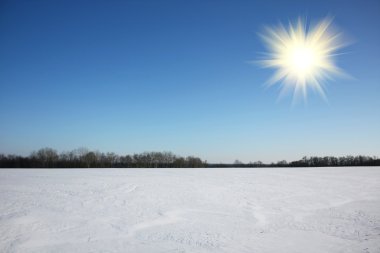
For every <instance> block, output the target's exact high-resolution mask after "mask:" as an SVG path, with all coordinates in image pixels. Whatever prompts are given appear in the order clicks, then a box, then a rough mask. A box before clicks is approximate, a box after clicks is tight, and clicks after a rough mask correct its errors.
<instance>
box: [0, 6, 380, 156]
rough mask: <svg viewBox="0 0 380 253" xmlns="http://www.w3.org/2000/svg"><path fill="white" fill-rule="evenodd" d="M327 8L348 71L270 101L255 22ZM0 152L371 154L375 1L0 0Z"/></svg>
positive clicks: (314, 14) (379, 92) (377, 85)
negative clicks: (342, 39)
mask: <svg viewBox="0 0 380 253" xmlns="http://www.w3.org/2000/svg"><path fill="white" fill-rule="evenodd" d="M326 15H332V16H334V17H335V18H334V23H335V25H336V26H337V27H339V28H340V30H342V31H343V32H344V33H345V34H346V35H347V36H348V37H349V38H351V39H352V41H353V42H354V43H353V44H351V45H349V46H348V47H346V48H344V49H343V50H342V51H343V52H346V54H342V55H339V57H338V58H337V63H338V66H340V67H341V68H343V69H344V70H345V71H346V72H347V73H349V74H350V75H351V76H353V77H354V78H352V79H341V78H337V79H336V80H334V81H330V82H328V83H327V96H328V100H329V103H326V102H325V101H324V100H323V99H321V97H320V96H319V95H318V94H315V93H311V94H310V96H309V97H308V102H307V104H306V103H299V104H297V105H296V106H292V105H291V100H292V98H291V97H286V98H284V99H282V100H280V101H279V102H277V97H278V93H279V91H278V88H277V87H276V86H274V87H272V88H269V89H266V88H264V87H263V83H264V82H265V81H266V80H267V79H268V78H269V77H270V76H271V74H272V70H269V69H262V68H260V67H258V66H257V65H255V64H251V63H250V61H251V60H255V59H257V58H258V57H259V56H260V52H263V51H264V50H265V47H264V46H263V43H262V41H261V40H260V38H259V36H258V34H257V33H258V32H260V31H261V29H262V27H263V26H264V25H276V24H278V22H279V21H280V22H287V21H288V20H294V19H296V18H297V17H298V16H307V17H308V18H309V19H311V20H316V19H320V18H323V17H325V16H326ZM0 115H1V118H0V153H6V154H8V153H15V154H22V155H28V154H30V152H31V151H32V150H36V149H38V148H41V147H52V148H55V149H57V150H58V151H66V150H71V149H74V148H77V147H87V148H89V149H95V150H99V151H105V152H107V151H113V152H116V153H118V154H126V153H131V154H132V153H135V152H142V151H172V152H174V153H176V154H179V155H196V156H199V157H201V158H202V159H205V160H208V161H209V162H219V161H221V162H233V161H234V160H235V159H239V160H241V161H244V162H249V161H257V160H261V161H265V162H268V161H278V160H282V159H286V160H293V159H299V158H301V157H302V156H304V155H347V154H352V155H357V154H364V155H377V156H379V155H380V1H378V0H375V1H371V0H365V1H349V0H346V1H332V0H327V1H325V0H322V1H271V0H267V1H216V0H215V1H210V0H202V1H180V0H178V1H166V0H163V1H156V0H152V1H144V0H141V1H137V0H136V1H67V0H65V1H51V0H46V1H42V0H36V1H29V0H26V1H17V0H16V1H15V0H13V1H1V3H0Z"/></svg>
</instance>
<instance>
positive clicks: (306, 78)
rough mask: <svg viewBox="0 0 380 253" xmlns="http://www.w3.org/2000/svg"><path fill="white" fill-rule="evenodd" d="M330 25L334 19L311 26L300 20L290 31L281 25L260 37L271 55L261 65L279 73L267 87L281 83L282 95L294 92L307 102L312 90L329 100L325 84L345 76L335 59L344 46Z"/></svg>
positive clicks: (289, 27) (324, 20)
mask: <svg viewBox="0 0 380 253" xmlns="http://www.w3.org/2000/svg"><path fill="white" fill-rule="evenodd" d="M331 22H332V19H331V18H325V19H323V20H321V21H320V22H318V23H317V24H316V25H315V26H310V25H308V24H307V23H306V22H305V21H303V20H301V19H298V22H296V23H295V24H292V23H290V24H289V26H288V28H286V27H285V26H283V25H281V24H280V25H279V26H278V27H274V28H266V30H265V33H264V34H261V37H262V38H263V40H264V41H265V43H266V46H267V47H268V50H269V52H268V54H267V57H266V58H265V59H264V60H261V61H260V63H261V64H262V65H263V66H264V67H268V68H275V69H276V72H275V73H274V74H273V76H272V78H271V79H270V80H269V81H268V84H270V85H272V84H274V83H277V82H281V84H282V85H283V89H282V92H281V93H282V94H283V93H284V92H285V91H286V90H288V89H290V88H292V89H293V90H294V95H295V96H296V97H297V96H298V95H300V94H303V97H304V98H305V99H306V95H307V90H308V88H312V89H314V90H316V91H317V92H318V93H319V94H320V95H321V96H322V97H323V98H325V99H326V96H325V92H324V88H323V83H322V81H324V80H325V79H327V78H331V77H332V76H333V75H336V74H341V73H342V71H341V70H340V69H339V68H338V67H337V66H336V65H335V63H334V61H333V58H334V55H336V51H337V50H338V49H340V48H341V47H343V46H344V45H343V43H341V34H340V33H336V32H334V31H333V30H332V29H331Z"/></svg>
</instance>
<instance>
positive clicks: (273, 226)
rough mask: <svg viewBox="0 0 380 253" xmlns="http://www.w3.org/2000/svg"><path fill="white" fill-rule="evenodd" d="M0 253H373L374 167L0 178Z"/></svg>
mask: <svg viewBox="0 0 380 253" xmlns="http://www.w3.org/2000/svg"><path fill="white" fill-rule="evenodd" d="M0 252H38V253H43V252H70V253H72V252H128V253H134V252H144V253H145V252H146V253H152V252H228V253H234V252H237V253H238V252H249V253H254V252H260V253H261V252H292V253H295V252H302V253H305V252H363V253H364V252H374V253H375V252H376V253H378V252H380V168H379V167H372V168H370V167H359V168H353V167H351V168H260V169H251V168H246V169H236V168H229V169H75V170H74V169H51V170H50V169H41V170H38V169H26V170H21V169H17V170H0Z"/></svg>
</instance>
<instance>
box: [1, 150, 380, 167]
mask: <svg viewBox="0 0 380 253" xmlns="http://www.w3.org/2000/svg"><path fill="white" fill-rule="evenodd" d="M335 166H380V159H379V158H378V157H370V156H343V157H333V156H325V157H314V156H313V157H303V158H302V159H301V160H298V161H292V162H287V161H285V160H283V161H279V162H277V163H268V164H265V163H262V162H260V161H257V162H250V163H242V162H240V161H238V160H236V161H235V162H234V163H231V164H228V163H207V161H202V160H201V159H200V158H198V157H194V156H188V157H181V156H178V155H174V154H173V153H171V152H144V153H141V154H134V155H124V156H123V155H117V154H115V153H101V152H98V151H89V150H88V149H86V148H79V149H75V150H72V151H69V152H63V153H60V154H59V153H58V152H57V151H56V150H54V149H51V148H43V149H40V150H38V151H34V152H32V153H31V154H30V156H27V157H24V156H18V155H3V154H0V168H206V167H212V168H216V167H224V168H225V167H335Z"/></svg>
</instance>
